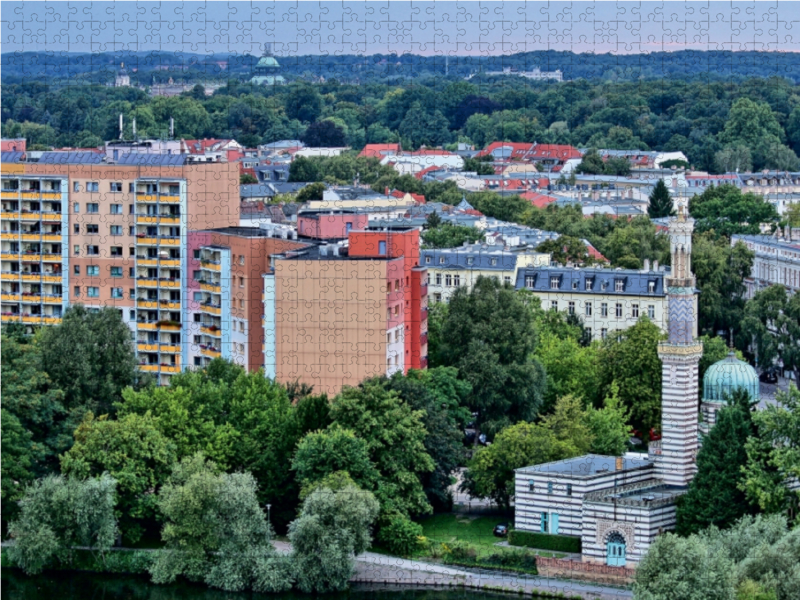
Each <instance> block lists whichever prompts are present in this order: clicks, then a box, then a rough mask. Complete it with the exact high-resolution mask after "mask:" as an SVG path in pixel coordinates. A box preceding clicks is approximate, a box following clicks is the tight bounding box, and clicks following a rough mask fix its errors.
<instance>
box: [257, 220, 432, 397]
mask: <svg viewBox="0 0 800 600" xmlns="http://www.w3.org/2000/svg"><path fill="white" fill-rule="evenodd" d="M272 258H273V260H272V267H273V268H272V270H271V271H269V272H267V273H266V274H265V275H264V368H265V373H266V375H267V376H268V377H272V378H275V379H277V380H278V381H281V382H290V381H294V380H299V381H301V382H304V383H307V384H310V385H313V386H314V390H315V392H317V393H322V392H324V393H327V394H329V395H335V394H337V393H338V392H339V391H340V390H341V389H342V387H343V386H345V385H351V386H354V385H358V383H360V382H361V381H362V380H363V379H365V378H367V377H372V376H375V375H392V374H393V373H395V372H398V371H399V372H403V373H405V372H407V371H408V369H409V368H415V369H419V368H425V367H427V353H428V349H427V270H426V269H425V268H424V267H420V266H419V231H418V230H416V229H395V230H381V231H374V230H362V231H350V232H349V233H348V237H347V246H345V245H343V244H326V245H321V246H309V247H306V248H301V249H297V250H292V251H289V252H284V253H283V254H280V255H276V256H273V257H272Z"/></svg>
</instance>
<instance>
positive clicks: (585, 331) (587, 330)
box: [583, 327, 592, 340]
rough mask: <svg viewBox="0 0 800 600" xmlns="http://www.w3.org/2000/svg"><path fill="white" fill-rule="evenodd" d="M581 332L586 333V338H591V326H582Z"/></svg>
mask: <svg viewBox="0 0 800 600" xmlns="http://www.w3.org/2000/svg"><path fill="white" fill-rule="evenodd" d="M583 332H584V333H585V334H586V338H587V339H589V340H591V339H592V328H591V327H584V328H583Z"/></svg>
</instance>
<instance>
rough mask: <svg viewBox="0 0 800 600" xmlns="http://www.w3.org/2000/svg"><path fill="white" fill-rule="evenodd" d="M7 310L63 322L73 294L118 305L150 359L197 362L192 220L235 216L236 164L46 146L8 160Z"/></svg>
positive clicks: (171, 365) (154, 368)
mask: <svg viewBox="0 0 800 600" xmlns="http://www.w3.org/2000/svg"><path fill="white" fill-rule="evenodd" d="M1 187H2V190H1V192H2V222H1V223H0V225H1V228H2V269H1V270H2V273H1V275H2V310H1V312H2V321H3V322H22V323H26V324H31V325H40V324H53V323H58V322H59V321H60V317H61V314H62V313H63V311H64V310H65V309H66V308H67V307H68V306H69V305H70V304H76V303H81V304H84V305H86V306H88V307H97V308H99V307H103V306H113V307H116V308H118V309H119V310H120V311H121V314H122V316H123V319H124V320H125V322H126V323H128V325H129V326H130V327H131V330H132V331H133V332H134V334H135V338H136V341H137V350H138V354H139V360H140V363H141V368H142V369H143V370H146V371H151V372H153V373H156V374H158V377H159V382H160V383H162V384H165V383H167V382H168V377H169V375H170V374H172V373H175V372H178V371H179V370H180V368H181V366H182V365H183V364H186V357H185V356H184V354H185V352H186V348H188V335H189V332H188V329H187V327H185V323H183V319H182V316H183V313H184V310H185V306H186V300H187V299H186V297H185V290H187V281H186V273H187V259H188V252H187V251H188V246H187V242H188V233H189V231H190V230H198V229H211V228H215V227H228V226H236V225H238V222H239V173H238V166H237V165H236V163H226V162H211V163H194V162H189V159H188V158H187V157H186V156H174V155H152V154H150V155H144V154H142V155H137V154H127V155H124V156H123V157H121V158H120V159H119V160H118V161H114V160H110V159H109V158H108V157H106V156H105V155H102V154H97V153H94V152H45V153H43V154H42V156H41V158H40V159H39V161H38V162H22V161H18V162H11V163H5V162H4V164H3V166H2V185H1Z"/></svg>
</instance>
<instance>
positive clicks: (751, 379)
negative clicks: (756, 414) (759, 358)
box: [703, 352, 759, 402]
mask: <svg viewBox="0 0 800 600" xmlns="http://www.w3.org/2000/svg"><path fill="white" fill-rule="evenodd" d="M738 389H745V390H747V391H748V393H749V394H750V400H751V401H754V400H758V399H759V385H758V374H757V373H756V370H755V369H754V368H753V367H751V366H750V365H748V364H747V363H746V362H744V361H741V360H739V359H738V358H736V355H735V354H734V353H733V352H731V353H730V354H728V356H726V357H725V358H723V359H722V360H721V361H719V362H715V363H714V364H713V365H711V366H710V367H709V368H708V370H707V371H706V374H705V376H704V377H703V401H704V402H725V395H726V394H730V393H731V392H733V391H734V390H738Z"/></svg>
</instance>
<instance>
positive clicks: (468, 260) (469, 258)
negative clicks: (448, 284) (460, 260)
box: [467, 256, 475, 265]
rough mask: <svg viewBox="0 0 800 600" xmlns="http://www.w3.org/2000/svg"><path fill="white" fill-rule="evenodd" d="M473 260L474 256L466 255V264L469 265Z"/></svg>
mask: <svg viewBox="0 0 800 600" xmlns="http://www.w3.org/2000/svg"><path fill="white" fill-rule="evenodd" d="M474 262H475V259H474V258H472V257H471V256H468V257H467V264H468V265H471V264H472V263H474Z"/></svg>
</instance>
